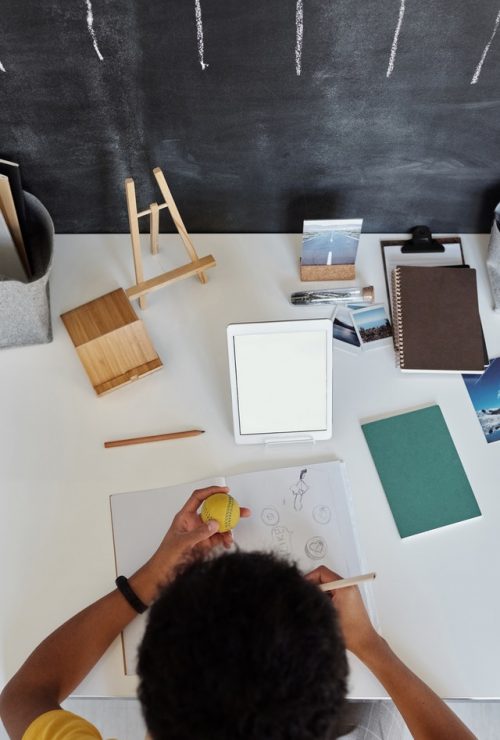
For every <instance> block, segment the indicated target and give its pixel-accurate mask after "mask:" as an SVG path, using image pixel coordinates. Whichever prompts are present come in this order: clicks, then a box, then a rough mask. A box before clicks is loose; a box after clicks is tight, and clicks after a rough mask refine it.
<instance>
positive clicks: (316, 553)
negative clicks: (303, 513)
mask: <svg viewBox="0 0 500 740" xmlns="http://www.w3.org/2000/svg"><path fill="white" fill-rule="evenodd" d="M305 551H306V555H307V557H308V558H311V560H322V559H323V558H324V557H325V555H326V553H327V552H328V547H327V544H326V542H325V540H324V539H323V537H319V536H316V537H311V538H310V539H309V540H307V542H306V547H305Z"/></svg>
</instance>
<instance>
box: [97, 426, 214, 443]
mask: <svg viewBox="0 0 500 740" xmlns="http://www.w3.org/2000/svg"><path fill="white" fill-rule="evenodd" d="M198 434H205V432H204V430H202V429H190V430H189V431H187V432H170V434H153V435H151V436H149V437H131V438H130V439H113V440H111V441H109V442H105V443H104V447H125V445H142V444H145V443H146V442H163V441H164V440H169V439H183V438H184V437H197V436H198Z"/></svg>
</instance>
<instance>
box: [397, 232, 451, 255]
mask: <svg viewBox="0 0 500 740" xmlns="http://www.w3.org/2000/svg"><path fill="white" fill-rule="evenodd" d="M410 233H411V234H412V235H413V236H412V238H411V239H408V240H407V241H405V242H404V244H403V245H402V247H401V253H402V254H418V253H419V252H427V253H429V252H444V244H442V243H440V242H438V241H437V239H433V237H432V234H431V230H430V229H429V227H428V226H414V227H413V228H412V229H410Z"/></svg>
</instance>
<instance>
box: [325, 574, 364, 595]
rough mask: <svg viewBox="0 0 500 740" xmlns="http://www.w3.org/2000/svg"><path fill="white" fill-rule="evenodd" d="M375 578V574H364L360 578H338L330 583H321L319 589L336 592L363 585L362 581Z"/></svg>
mask: <svg viewBox="0 0 500 740" xmlns="http://www.w3.org/2000/svg"><path fill="white" fill-rule="evenodd" d="M375 577H376V573H366V574H365V575H362V576H354V578H339V579H338V580H337V581H330V583H321V584H320V589H321V590H322V591H336V590H337V589H338V588H348V587H349V586H356V584H358V583H363V581H373V579H374V578H375Z"/></svg>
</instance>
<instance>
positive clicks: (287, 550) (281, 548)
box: [271, 527, 293, 555]
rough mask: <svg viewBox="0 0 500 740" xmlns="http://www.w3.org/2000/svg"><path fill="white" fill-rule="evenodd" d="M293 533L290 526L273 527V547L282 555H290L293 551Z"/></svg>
mask: <svg viewBox="0 0 500 740" xmlns="http://www.w3.org/2000/svg"><path fill="white" fill-rule="evenodd" d="M292 534H293V532H290V530H289V529H288V527H273V528H272V530H271V538H272V541H273V549H274V550H275V551H276V552H279V554H280V555H290V554H291V552H292Z"/></svg>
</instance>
